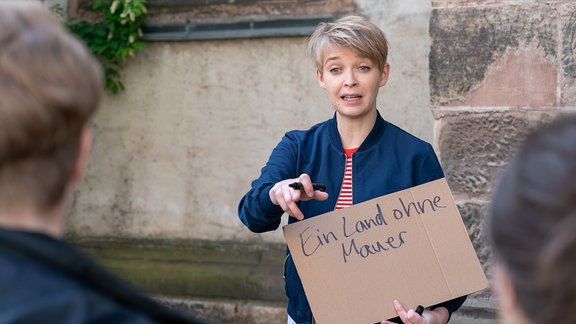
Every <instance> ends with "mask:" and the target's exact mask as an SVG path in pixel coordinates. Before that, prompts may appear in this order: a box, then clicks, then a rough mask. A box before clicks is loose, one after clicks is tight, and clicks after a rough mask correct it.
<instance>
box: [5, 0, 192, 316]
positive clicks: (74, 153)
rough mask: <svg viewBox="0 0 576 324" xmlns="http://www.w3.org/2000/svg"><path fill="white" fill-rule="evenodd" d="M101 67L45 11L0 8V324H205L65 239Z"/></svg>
mask: <svg viewBox="0 0 576 324" xmlns="http://www.w3.org/2000/svg"><path fill="white" fill-rule="evenodd" d="M102 93H103V80H102V72H101V67H100V66H99V64H98V62H97V61H96V60H95V58H94V57H93V56H92V55H91V54H90V53H89V52H88V51H87V49H86V48H85V46H84V45H83V44H82V43H81V41H79V40H77V39H76V38H74V37H73V36H72V35H70V34H69V33H68V32H67V31H66V30H65V29H64V28H63V26H62V24H61V23H60V21H59V20H58V19H57V17H56V16H54V15H53V14H52V13H51V12H50V11H49V10H47V9H45V8H43V7H42V6H41V5H39V4H36V3H30V2H23V3H16V2H6V1H3V2H0V123H1V125H0V323H88V322H90V323H199V322H200V321H199V320H197V319H194V318H192V316H191V315H185V314H182V313H178V312H176V311H173V310H171V309H169V308H167V307H164V306H163V305H161V304H160V303H157V302H155V301H154V300H153V299H151V298H149V297H147V296H145V295H143V294H141V293H140V292H139V291H137V290H136V289H134V288H133V287H132V286H130V285H129V284H127V283H125V282H124V281H122V280H120V279H118V278H116V277H115V276H113V275H111V274H110V273H109V272H107V271H106V270H104V269H103V268H102V267H100V266H98V265H97V264H96V263H94V262H93V261H91V260H90V259H89V258H87V257H86V256H84V255H83V254H81V253H80V252H78V251H77V250H75V249H74V248H72V247H71V246H70V245H68V244H66V243H65V242H63V241H61V240H60V238H61V236H62V234H63V214H64V209H65V207H66V205H67V202H68V201H69V200H70V198H71V196H72V192H73V189H74V187H75V185H76V184H77V183H78V182H79V181H80V180H81V177H82V174H83V171H84V168H85V165H86V162H87V158H88V153H89V150H90V144H91V133H90V130H89V128H88V123H89V120H90V118H91V116H92V115H93V113H94V112H95V111H96V109H97V107H98V105H99V102H100V98H101V96H102Z"/></svg>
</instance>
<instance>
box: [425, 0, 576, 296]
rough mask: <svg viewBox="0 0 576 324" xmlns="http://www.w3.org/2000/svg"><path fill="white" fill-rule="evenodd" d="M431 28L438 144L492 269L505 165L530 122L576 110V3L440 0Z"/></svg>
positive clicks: (462, 208)
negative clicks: (492, 224) (488, 221)
mask: <svg viewBox="0 0 576 324" xmlns="http://www.w3.org/2000/svg"><path fill="white" fill-rule="evenodd" d="M430 36H431V38H432V46H431V51H430V92H431V102H432V111H433V113H434V117H435V119H436V124H435V144H436V147H437V149H438V151H439V155H440V159H441V162H442V165H443V167H444V169H445V172H446V178H447V179H448V182H449V184H450V186H451V188H452V190H453V192H454V194H455V197H456V200H457V202H458V205H459V208H460V211H461V214H462V217H463V218H464V221H465V223H466V225H467V227H468V230H469V234H470V237H471V239H472V241H473V244H474V247H475V248H476V251H477V253H478V255H479V257H480V259H481V262H482V264H483V266H484V268H485V269H486V270H487V272H488V275H489V276H490V261H489V258H490V249H489V247H488V246H487V243H486V240H485V237H484V235H483V233H482V226H483V220H484V218H485V215H486V211H487V208H488V205H489V199H490V195H491V192H492V188H493V186H494V185H495V182H496V181H497V180H498V175H499V173H500V172H501V171H502V169H503V167H505V166H506V163H507V161H508V159H509V158H510V157H511V156H512V155H513V154H514V153H515V150H516V147H517V145H518V144H519V143H520V142H521V140H522V138H523V136H524V135H525V134H526V132H527V131H528V130H529V129H531V128H533V127H536V126H538V125H540V124H542V123H544V122H546V121H549V120H550V119H552V118H554V117H556V116H557V115H559V114H561V113H572V112H575V111H576V107H575V106H576V52H575V48H576V3H574V1H572V0H558V1H546V2H545V3H544V1H536V0H533V1H530V0H517V1H512V0H510V1H501V0H491V1H490V0H486V1H480V0H479V1H466V0H433V1H432V15H431V20H430ZM480 295H488V296H489V295H490V292H489V291H486V292H483V294H480Z"/></svg>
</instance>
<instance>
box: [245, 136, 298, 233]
mask: <svg viewBox="0 0 576 324" xmlns="http://www.w3.org/2000/svg"><path fill="white" fill-rule="evenodd" d="M297 157H298V141H297V137H296V136H294V134H293V133H286V135H284V137H283V138H282V140H281V141H280V143H278V145H277V146H276V147H275V148H274V149H273V150H272V153H271V154H270V157H269V159H268V162H267V163H266V165H265V166H264V167H263V168H262V170H261V172H260V177H259V178H258V179H256V180H254V181H253V182H252V185H251V188H250V190H249V191H248V192H247V193H246V194H245V195H244V197H242V199H241V200H240V203H239V204H238V215H239V217H240V220H241V221H242V223H243V224H244V225H246V227H248V228H249V229H250V230H251V231H252V232H255V233H262V232H267V231H273V230H276V229H277V228H278V227H279V226H280V221H281V218H282V215H283V214H284V211H283V210H282V208H281V207H280V206H277V205H274V204H273V203H272V201H271V200H270V197H269V195H268V192H269V191H270V189H271V188H272V187H273V186H274V184H276V183H277V182H279V181H282V180H285V179H289V178H296V177H298V176H299V175H298V174H296V173H297V172H296V163H297Z"/></svg>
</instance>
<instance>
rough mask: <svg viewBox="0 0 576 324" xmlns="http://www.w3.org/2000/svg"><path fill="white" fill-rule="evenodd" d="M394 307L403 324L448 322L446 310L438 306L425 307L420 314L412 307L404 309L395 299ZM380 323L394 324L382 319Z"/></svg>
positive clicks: (440, 323) (441, 323)
mask: <svg viewBox="0 0 576 324" xmlns="http://www.w3.org/2000/svg"><path fill="white" fill-rule="evenodd" d="M394 309H395V310H396V314H398V316H399V317H400V319H401V320H402V322H403V323H404V324H446V323H447V322H448V310H447V309H446V308H444V307H438V308H435V309H434V310H428V309H425V310H424V312H423V313H422V316H420V315H418V313H416V311H414V310H413V309H409V310H408V311H406V309H405V308H404V306H402V304H401V303H400V302H399V301H397V300H395V301H394ZM381 324H394V323H393V322H390V321H382V322H381Z"/></svg>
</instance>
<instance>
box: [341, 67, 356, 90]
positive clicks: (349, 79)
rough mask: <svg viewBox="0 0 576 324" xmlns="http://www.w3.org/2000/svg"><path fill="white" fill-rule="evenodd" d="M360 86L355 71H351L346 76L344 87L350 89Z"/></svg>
mask: <svg viewBox="0 0 576 324" xmlns="http://www.w3.org/2000/svg"><path fill="white" fill-rule="evenodd" d="M357 84H358V80H357V79H356V75H355V74H354V72H353V71H349V72H347V73H345V75H344V85H346V86H348V87H353V86H355V85H357Z"/></svg>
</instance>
